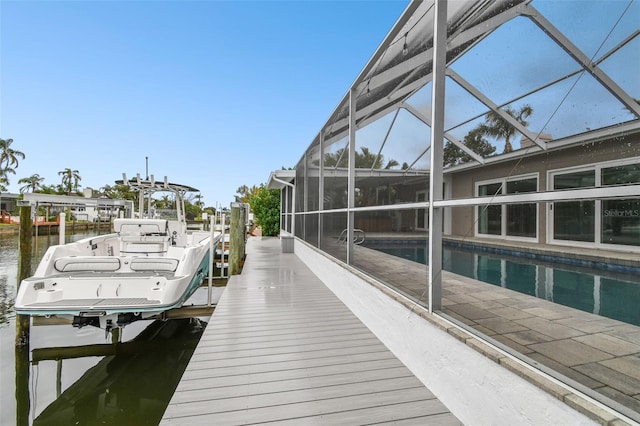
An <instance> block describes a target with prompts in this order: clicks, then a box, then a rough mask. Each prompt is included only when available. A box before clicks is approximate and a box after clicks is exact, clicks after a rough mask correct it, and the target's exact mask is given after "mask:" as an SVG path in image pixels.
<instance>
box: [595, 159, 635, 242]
mask: <svg viewBox="0 0 640 426" xmlns="http://www.w3.org/2000/svg"><path fill="white" fill-rule="evenodd" d="M601 183H602V186H608V185H628V184H638V183H640V163H635V164H627V165H622V166H614V167H604V168H603V169H602V172H601ZM600 239H601V242H603V243H605V244H622V245H635V246H638V245H640V199H637V198H636V199H624V200H603V201H602V226H601V236H600Z"/></svg>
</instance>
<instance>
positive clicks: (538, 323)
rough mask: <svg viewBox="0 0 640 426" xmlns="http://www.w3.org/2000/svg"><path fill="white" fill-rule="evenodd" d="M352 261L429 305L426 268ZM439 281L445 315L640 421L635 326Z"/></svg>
mask: <svg viewBox="0 0 640 426" xmlns="http://www.w3.org/2000/svg"><path fill="white" fill-rule="evenodd" d="M354 259H355V260H354V266H356V267H358V268H360V269H362V270H363V271H366V272H367V273H369V274H371V275H373V276H375V277H378V278H379V279H381V280H383V281H385V282H386V283H388V284H389V285H390V286H392V287H394V288H396V289H397V290H399V291H401V292H402V293H404V294H406V295H408V296H409V297H411V298H415V299H418V300H420V301H421V302H423V303H425V304H426V303H427V297H426V292H425V286H426V284H425V283H426V282H427V269H426V267H425V265H422V264H419V263H416V262H412V261H409V260H406V259H402V258H399V257H393V256H388V255H385V254H383V253H381V252H378V251H376V250H372V249H368V248H366V247H359V246H357V247H356V253H355V256H354ZM398 271H402V274H398ZM442 280H443V281H442V282H443V284H442V312H443V313H444V314H446V315H447V316H449V317H450V318H453V319H455V320H456V321H458V322H459V323H462V324H464V325H465V326H466V327H468V328H469V329H471V330H475V331H476V332H479V333H480V334H481V335H483V336H484V337H488V338H489V340H493V341H494V342H497V343H498V344H502V345H504V347H506V348H507V349H509V350H510V351H512V353H519V354H521V355H524V358H528V359H529V360H532V361H533V362H537V363H539V365H541V366H542V368H548V370H546V371H547V372H551V373H552V374H556V373H559V374H560V376H557V377H564V378H568V379H569V381H571V383H572V384H573V385H575V386H577V387H579V388H580V390H582V391H583V392H585V393H587V394H589V395H591V396H592V397H594V398H595V399H599V400H600V401H603V403H605V404H606V405H609V406H611V407H613V408H614V409H616V410H618V411H620V412H622V413H624V414H625V415H627V416H629V417H630V418H632V419H634V420H636V421H638V422H640V327H638V326H635V325H632V324H627V323H624V322H621V321H616V320H613V319H610V318H606V317H602V316H598V315H595V314H591V313H588V312H583V311H580V310H577V309H574V308H570V307H567V306H562V305H559V304H556V303H553V302H550V301H547V300H543V299H539V298H536V297H534V296H529V295H526V294H521V293H518V292H515V291H513V290H509V289H506V288H502V287H498V286H495V285H491V284H487V283H483V282H480V281H477V280H474V279H471V278H467V277H463V276H460V275H456V274H452V273H450V272H446V271H443V275H442ZM521 358H523V357H521Z"/></svg>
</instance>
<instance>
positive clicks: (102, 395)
mask: <svg viewBox="0 0 640 426" xmlns="http://www.w3.org/2000/svg"><path fill="white" fill-rule="evenodd" d="M205 326H206V323H205V322H203V321H201V320H198V319H195V318H191V319H179V320H169V321H154V322H152V323H150V324H149V325H148V327H147V328H146V329H144V330H143V331H142V332H141V333H140V334H139V335H138V336H136V337H135V338H134V339H132V340H130V341H128V342H125V343H115V344H100V345H85V346H78V347H61V348H42V349H34V350H33V352H32V364H33V365H34V366H37V365H38V364H40V363H44V362H48V363H58V364H57V370H63V369H65V366H64V361H62V359H69V358H75V357H79V356H95V355H96V354H100V353H104V354H109V355H107V356H105V357H104V358H102V359H101V360H100V361H99V362H98V363H97V364H96V365H95V366H93V367H91V368H89V369H88V370H87V371H86V372H85V373H84V374H83V375H82V376H81V377H80V378H79V379H78V380H76V381H75V382H74V383H73V384H71V385H70V386H69V387H67V388H66V389H65V390H64V391H63V392H62V393H61V394H59V395H58V397H57V398H56V399H55V400H54V401H53V402H51V403H50V404H49V405H48V406H47V407H46V408H45V409H44V410H42V412H41V413H39V414H38V415H37V417H36V418H35V419H34V421H33V424H34V425H63V424H64V425H66V424H78V425H87V424H103V425H156V424H158V423H159V422H160V419H161V418H162V415H163V413H164V411H165V409H166V407H167V405H168V403H169V400H170V399H171V396H172V395H173V392H174V390H175V388H176V386H177V385H178V382H179V380H180V377H182V373H183V372H184V370H185V368H186V366H187V364H188V362H189V359H190V358H191V355H192V354H193V351H194V350H195V348H196V345H197V343H198V341H199V340H200V336H201V335H202V332H203V330H204V327H205ZM83 354H84V355H83ZM33 380H34V378H32V383H33ZM39 380H40V381H41V380H42V378H40V379H39ZM47 380H51V378H50V377H47ZM56 381H57V382H58V383H56V389H57V390H58V392H59V390H60V389H62V383H61V381H62V375H61V374H57V375H56ZM19 405H20V404H19Z"/></svg>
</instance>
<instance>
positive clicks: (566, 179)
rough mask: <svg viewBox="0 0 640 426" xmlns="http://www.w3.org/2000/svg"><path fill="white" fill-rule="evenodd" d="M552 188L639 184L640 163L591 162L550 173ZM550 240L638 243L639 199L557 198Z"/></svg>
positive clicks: (634, 244)
mask: <svg viewBox="0 0 640 426" xmlns="http://www.w3.org/2000/svg"><path fill="white" fill-rule="evenodd" d="M551 184H552V188H553V189H554V190H564V189H577V188H594V187H605V186H614V185H634V184H635V185H637V184H640V162H638V160H637V159H635V160H631V161H630V162H627V164H624V163H621V162H619V161H618V162H616V163H615V165H612V164H611V163H608V164H607V163H605V164H594V165H591V166H588V168H585V169H582V170H573V171H566V172H565V171H559V172H555V173H552V174H551ZM552 223H553V234H552V237H553V239H554V240H563V241H580V242H589V243H595V244H614V245H627V246H636V247H637V246H640V198H629V199H611V200H580V201H560V202H555V203H554V204H553V205H552Z"/></svg>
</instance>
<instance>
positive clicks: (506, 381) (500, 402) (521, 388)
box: [295, 241, 597, 425]
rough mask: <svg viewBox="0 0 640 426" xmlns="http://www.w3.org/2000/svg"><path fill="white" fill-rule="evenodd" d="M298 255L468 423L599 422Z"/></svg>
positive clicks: (350, 278)
mask: <svg viewBox="0 0 640 426" xmlns="http://www.w3.org/2000/svg"><path fill="white" fill-rule="evenodd" d="M295 254H296V255H297V256H298V257H299V258H300V259H301V260H302V261H303V262H304V263H305V264H306V265H307V266H308V267H309V268H310V269H311V270H312V271H313V272H314V273H315V274H316V275H317V276H318V277H319V278H320V279H321V280H322V281H323V282H324V283H325V284H326V285H327V287H329V289H331V290H332V291H333V292H334V293H335V294H336V295H337V296H338V297H339V298H340V299H341V300H342V302H343V303H345V305H347V306H348V307H349V309H351V311H352V312H353V313H354V314H355V315H356V316H357V317H358V318H359V319H360V320H361V321H362V322H363V323H364V324H365V325H366V326H367V327H368V328H369V329H370V330H371V331H372V332H373V333H374V334H376V336H378V338H379V339H380V340H381V341H382V342H383V343H384V344H385V345H386V346H387V347H388V348H389V349H390V350H391V351H392V352H393V353H394V354H395V355H396V356H397V357H398V358H399V359H400V360H401V361H402V362H403V363H404V364H405V365H406V366H407V367H408V368H409V369H410V370H411V371H412V372H413V373H414V374H415V375H416V377H417V378H418V379H419V380H421V381H422V383H424V384H425V386H427V387H428V388H429V389H430V390H431V391H432V392H433V393H434V394H435V395H436V396H437V397H438V398H439V399H440V400H441V401H442V402H443V403H444V404H445V405H446V406H447V407H448V408H449V409H450V410H451V412H452V413H453V414H455V415H456V416H457V417H458V418H459V419H460V420H461V421H462V422H463V423H464V424H466V425H594V424H597V423H595V422H594V421H592V420H590V419H589V418H587V417H586V416H584V415H582V414H581V413H578V412H577V411H575V410H573V409H572V408H570V407H569V406H567V405H566V404H564V403H563V402H561V401H559V400H558V399H556V398H554V397H552V396H551V395H549V394H548V393H547V392H545V391H543V390H541V389H539V388H537V387H536V386H534V385H533V384H531V383H529V382H528V381H526V380H524V379H523V378H521V377H519V376H517V375H515V374H514V373H512V372H510V371H509V370H507V369H505V368H504V367H501V366H500V365H498V364H497V363H495V362H493V361H492V360H490V359H489V358H487V357H485V356H483V355H482V354H480V353H478V352H477V351H475V350H474V349H472V348H470V347H468V346H466V345H465V344H464V343H462V342H460V341H459V340H457V339H456V338H454V337H453V336H451V335H449V334H448V333H446V332H445V331H443V330H441V329H439V328H438V327H436V326H434V325H433V324H430V323H429V322H427V321H425V320H424V319H423V318H421V317H420V316H418V315H415V314H413V313H412V312H410V311H409V310H408V309H407V308H406V307H404V306H403V305H402V304H400V303H398V302H397V301H395V300H393V299H391V298H390V297H389V296H387V295H385V294H383V293H382V292H381V291H380V290H378V289H376V288H375V287H373V286H371V285H370V284H369V283H367V282H366V281H364V280H363V279H362V278H360V277H358V276H357V275H354V274H352V273H351V272H349V271H348V270H346V269H345V268H343V267H341V266H339V265H337V264H336V263H335V262H333V261H332V260H330V259H328V258H326V257H325V256H323V255H321V254H319V253H317V252H316V251H315V250H314V249H312V248H310V247H308V246H307V245H306V244H304V243H301V242H300V241H296V244H295Z"/></svg>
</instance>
